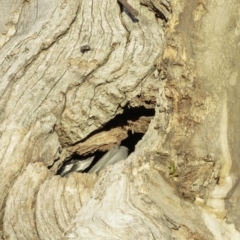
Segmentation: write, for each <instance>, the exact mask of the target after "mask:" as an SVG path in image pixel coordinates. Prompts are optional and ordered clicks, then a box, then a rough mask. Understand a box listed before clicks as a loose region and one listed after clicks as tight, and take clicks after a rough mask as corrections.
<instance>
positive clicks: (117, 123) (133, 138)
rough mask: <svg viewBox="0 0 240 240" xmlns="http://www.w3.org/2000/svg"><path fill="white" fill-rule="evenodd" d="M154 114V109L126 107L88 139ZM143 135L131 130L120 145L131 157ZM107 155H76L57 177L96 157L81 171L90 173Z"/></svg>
mask: <svg viewBox="0 0 240 240" xmlns="http://www.w3.org/2000/svg"><path fill="white" fill-rule="evenodd" d="M154 114H155V110H154V109H146V108H145V107H137V108H128V107H127V106H126V107H125V108H124V110H123V113H122V114H118V115H117V116H116V117H115V118H114V119H112V120H110V121H109V122H108V123H106V124H105V125H104V126H103V127H102V128H101V129H100V130H97V131H95V132H93V133H92V134H91V135H89V136H88V137H87V138H90V137H91V136H93V135H95V134H96V133H98V132H101V131H108V130H110V129H112V128H115V127H124V126H127V125H128V121H129V120H131V121H133V122H135V121H137V120H138V119H139V118H140V117H142V116H145V117H153V116H154ZM143 135H144V133H137V132H134V133H133V132H132V131H131V130H129V131H128V137H127V138H126V139H124V140H122V142H121V144H120V145H121V146H125V147H127V148H128V149H129V155H130V154H131V153H132V152H133V151H134V150H135V146H136V144H137V143H138V142H139V141H140V140H141V139H142V137H143ZM87 138H85V139H84V140H82V141H86V139H87ZM82 141H80V142H82ZM105 153H106V152H102V151H96V152H95V153H94V154H90V155H86V156H80V155H78V154H76V153H74V154H72V155H71V156H70V157H69V158H68V159H66V160H65V162H64V163H63V165H62V166H61V168H60V169H59V170H58V172H57V175H61V172H62V171H63V169H64V167H65V166H67V165H69V164H71V162H73V161H82V160H86V159H87V158H89V157H92V156H94V159H93V161H92V163H91V164H90V165H89V166H88V167H87V168H86V169H84V170H82V171H81V172H83V173H88V171H89V170H90V169H91V168H92V167H93V166H94V165H95V164H96V163H97V162H98V161H99V160H100V159H101V158H102V157H103V156H104V154H105Z"/></svg>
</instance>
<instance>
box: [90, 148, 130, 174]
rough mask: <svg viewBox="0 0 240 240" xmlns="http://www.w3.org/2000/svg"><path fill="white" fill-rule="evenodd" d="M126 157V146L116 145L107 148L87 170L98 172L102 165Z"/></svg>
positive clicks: (104, 165)
mask: <svg viewBox="0 0 240 240" xmlns="http://www.w3.org/2000/svg"><path fill="white" fill-rule="evenodd" d="M127 157H128V148H127V147H124V146H117V147H114V148H112V149H111V150H109V151H108V152H107V153H106V154H104V155H103V157H102V158H101V159H100V160H99V161H98V162H97V163H96V164H95V165H94V166H93V167H92V168H91V169H90V170H89V173H93V172H95V173H98V172H99V171H100V170H101V169H103V168H104V167H106V166H108V165H111V164H114V163H116V162H119V161H121V160H125V159H126V158H127Z"/></svg>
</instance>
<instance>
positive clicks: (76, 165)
mask: <svg viewBox="0 0 240 240" xmlns="http://www.w3.org/2000/svg"><path fill="white" fill-rule="evenodd" d="M93 159H94V156H93V157H89V158H87V159H85V160H72V161H71V162H70V163H69V164H67V165H66V166H65V167H64V169H63V171H62V172H61V173H60V175H61V176H62V177H68V176H69V175H70V174H71V173H73V172H80V171H84V170H85V169H86V168H88V167H89V166H90V165H91V163H92V161H93Z"/></svg>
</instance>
